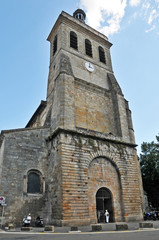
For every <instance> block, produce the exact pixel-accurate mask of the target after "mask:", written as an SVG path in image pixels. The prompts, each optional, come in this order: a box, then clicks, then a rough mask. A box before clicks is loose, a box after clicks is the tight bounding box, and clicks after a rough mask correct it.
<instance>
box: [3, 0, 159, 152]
mask: <svg viewBox="0 0 159 240" xmlns="http://www.w3.org/2000/svg"><path fill="white" fill-rule="evenodd" d="M78 7H82V8H83V9H84V10H85V11H86V13H87V24H89V25H91V26H92V27H94V28H96V29H97V30H99V31H101V32H103V33H104V34H106V35H108V38H109V41H110V42H111V43H113V46H112V48H111V56H112V64H113V70H114V73H115V76H116V78H117V80H118V82H119V84H120V86H121V88H122V91H123V93H124V96H125V98H126V99H127V100H128V101H129V106H130V109H131V110H132V118H133V125H134V130H135V137H136V143H137V144H138V145H139V147H138V153H139V152H140V145H141V143H142V142H143V141H146V142H150V141H153V140H155V136H156V135H157V134H158V133H159V129H158V125H159V124H158V122H159V121H158V119H159V94H158V89H159V46H158V45H159V0H151V1H150V0H142V1H141V0H111V1H110V0H98V1H96V0H79V1H76V0H67V1H66V0H45V1H44V0H0V36H1V37H0V86H1V88H0V89H1V91H0V131H1V130H7V129H16V128H23V127H25V125H26V124H27V122H28V121H29V119H30V118H31V116H32V114H33V113H34V111H35V110H36V108H37V107H38V105H39V104H40V101H41V100H46V90H47V78H48V71H49V42H47V41H46V38H47V36H48V35H49V32H50V30H51V28H52V26H53V25H54V23H55V21H56V19H57V17H58V15H59V14H60V13H61V11H62V10H64V11H65V12H67V13H69V14H71V15H72V13H73V12H74V11H75V10H76V9H77V8H78Z"/></svg>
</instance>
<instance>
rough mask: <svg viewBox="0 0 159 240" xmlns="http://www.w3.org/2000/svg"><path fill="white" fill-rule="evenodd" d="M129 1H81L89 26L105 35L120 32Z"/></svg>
mask: <svg viewBox="0 0 159 240" xmlns="http://www.w3.org/2000/svg"><path fill="white" fill-rule="evenodd" d="M126 5H127V0H111V1H109V0H81V1H80V7H82V8H84V9H85V10H86V14H87V21H88V24H89V25H90V26H91V27H93V28H95V29H97V30H99V31H101V32H102V33H104V34H105V35H110V34H113V33H115V32H118V31H119V29H120V23H121V20H122V18H123V17H124V14H125V8H126Z"/></svg>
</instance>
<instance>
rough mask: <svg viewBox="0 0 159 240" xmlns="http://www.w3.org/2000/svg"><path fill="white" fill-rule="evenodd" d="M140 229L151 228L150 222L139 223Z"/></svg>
mask: <svg viewBox="0 0 159 240" xmlns="http://www.w3.org/2000/svg"><path fill="white" fill-rule="evenodd" d="M139 227H140V228H153V223H152V222H140V223H139Z"/></svg>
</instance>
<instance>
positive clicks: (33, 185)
mask: <svg viewBox="0 0 159 240" xmlns="http://www.w3.org/2000/svg"><path fill="white" fill-rule="evenodd" d="M27 193H42V184H41V176H40V173H39V172H38V171H34V170H32V171H30V172H29V173H28V181H27Z"/></svg>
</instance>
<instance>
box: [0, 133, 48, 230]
mask: <svg viewBox="0 0 159 240" xmlns="http://www.w3.org/2000/svg"><path fill="white" fill-rule="evenodd" d="M48 133H49V132H48V129H33V130H31V129H24V130H15V131H4V132H2V134H3V135H4V148H3V152H2V153H1V161H0V163H1V166H0V168H1V172H0V179H1V182H0V192H1V195H2V196H5V197H6V204H7V206H6V207H5V218H4V223H5V222H11V223H15V224H18V225H20V224H21V223H22V219H23V217H24V216H25V215H27V214H28V213H29V212H30V213H31V214H32V218H33V219H34V218H36V217H37V214H40V213H41V210H42V207H43V206H45V203H46V199H45V197H46V192H45V188H47V155H48V151H47V146H46V140H45V139H46V138H47V137H48ZM31 169H34V170H38V171H39V172H40V173H41V174H42V179H43V182H44V184H43V193H41V194H27V182H26V178H27V172H28V171H29V170H31Z"/></svg>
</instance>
